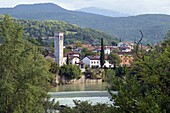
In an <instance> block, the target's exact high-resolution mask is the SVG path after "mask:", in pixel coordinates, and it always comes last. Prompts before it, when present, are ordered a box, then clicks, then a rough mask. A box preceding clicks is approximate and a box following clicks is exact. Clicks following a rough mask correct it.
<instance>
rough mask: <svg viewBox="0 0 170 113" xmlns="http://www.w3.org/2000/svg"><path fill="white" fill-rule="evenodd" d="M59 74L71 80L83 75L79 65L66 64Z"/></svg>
mask: <svg viewBox="0 0 170 113" xmlns="http://www.w3.org/2000/svg"><path fill="white" fill-rule="evenodd" d="M59 75H60V76H61V77H64V78H65V79H66V80H71V79H75V78H79V77H81V70H80V68H79V67H78V66H77V65H64V66H61V68H60V72H59Z"/></svg>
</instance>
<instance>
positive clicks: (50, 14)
mask: <svg viewBox="0 0 170 113" xmlns="http://www.w3.org/2000/svg"><path fill="white" fill-rule="evenodd" d="M0 14H10V15H11V16H13V17H15V18H19V19H34V20H62V21H66V22H68V23H71V24H76V25H78V26H81V27H89V28H95V29H98V30H101V31H104V32H106V33H109V34H111V35H115V36H116V37H118V38H121V39H122V40H131V41H134V40H138V39H139V38H140V32H139V31H140V30H142V31H143V33H144V40H143V41H144V42H146V43H148V42H154V43H155V42H158V41H160V40H162V39H164V38H165V34H166V33H167V31H168V30H169V29H170V16H169V15H163V14H147V15H139V16H131V17H107V16H102V15H97V14H91V13H85V12H80V11H69V10H66V9H63V8H61V7H60V6H57V5H55V4H51V3H44V4H34V5H18V6H16V7H14V8H0Z"/></svg>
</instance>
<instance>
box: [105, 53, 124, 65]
mask: <svg viewBox="0 0 170 113" xmlns="http://www.w3.org/2000/svg"><path fill="white" fill-rule="evenodd" d="M108 58H109V62H110V63H111V64H113V65H114V68H116V66H118V65H119V64H120V62H121V60H120V57H119V55H117V54H115V53H113V52H111V53H110V55H109V56H108Z"/></svg>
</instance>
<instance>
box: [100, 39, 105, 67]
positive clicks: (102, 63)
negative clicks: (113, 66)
mask: <svg viewBox="0 0 170 113" xmlns="http://www.w3.org/2000/svg"><path fill="white" fill-rule="evenodd" d="M104 57H105V55H104V45H103V38H101V51H100V67H101V68H102V67H103V65H104V63H105V61H104Z"/></svg>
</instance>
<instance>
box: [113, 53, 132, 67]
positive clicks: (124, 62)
mask: <svg viewBox="0 0 170 113" xmlns="http://www.w3.org/2000/svg"><path fill="white" fill-rule="evenodd" d="M116 54H117V55H119V57H120V60H121V62H120V66H127V67H130V66H131V63H132V62H133V56H132V53H131V52H117V53H116Z"/></svg>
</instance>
